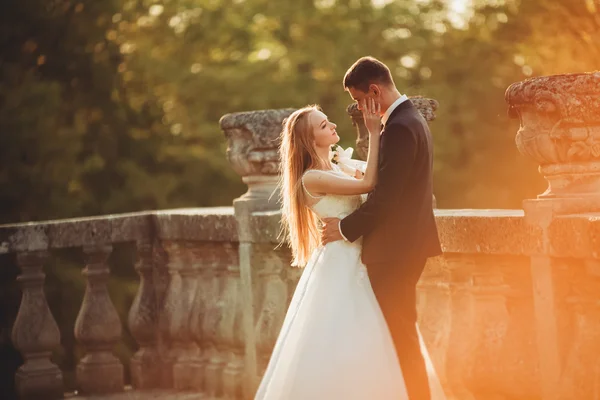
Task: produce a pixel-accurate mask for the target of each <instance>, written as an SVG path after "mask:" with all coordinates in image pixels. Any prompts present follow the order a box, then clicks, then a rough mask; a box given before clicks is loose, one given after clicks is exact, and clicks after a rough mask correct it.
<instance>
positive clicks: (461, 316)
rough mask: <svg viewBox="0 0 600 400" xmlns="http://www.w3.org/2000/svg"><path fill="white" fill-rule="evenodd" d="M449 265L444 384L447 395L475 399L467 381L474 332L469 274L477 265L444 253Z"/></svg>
mask: <svg viewBox="0 0 600 400" xmlns="http://www.w3.org/2000/svg"><path fill="white" fill-rule="evenodd" d="M444 260H445V261H444V262H445V263H446V264H447V265H448V271H449V274H450V278H449V290H450V295H451V302H450V308H451V311H450V326H449V333H448V342H449V343H451V344H452V345H451V346H448V349H447V352H446V365H448V366H449V368H447V369H446V371H445V372H446V384H447V385H446V387H447V389H448V391H449V393H448V394H449V395H451V396H449V398H455V399H461V400H463V399H464V400H474V399H475V398H476V397H475V396H474V394H473V393H472V392H471V390H470V387H469V384H470V381H471V380H472V376H473V372H472V368H473V364H472V362H473V352H474V346H473V341H472V340H471V337H472V336H473V335H474V334H475V333H476V326H475V315H474V313H475V307H474V305H473V297H472V295H471V285H472V280H471V274H472V273H473V271H474V270H475V268H476V266H475V264H474V263H473V262H471V261H470V260H469V259H468V258H466V257H464V256H459V255H444Z"/></svg>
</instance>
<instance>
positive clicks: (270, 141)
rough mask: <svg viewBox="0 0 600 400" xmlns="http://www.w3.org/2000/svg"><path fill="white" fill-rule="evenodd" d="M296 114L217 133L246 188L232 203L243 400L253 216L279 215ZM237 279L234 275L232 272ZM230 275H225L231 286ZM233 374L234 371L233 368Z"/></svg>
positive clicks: (251, 346) (250, 353)
mask: <svg viewBox="0 0 600 400" xmlns="http://www.w3.org/2000/svg"><path fill="white" fill-rule="evenodd" d="M293 111H294V110H293V109H283V110H264V111H251V112H243V113H236V114H227V115H224V116H223V117H222V118H221V121H220V123H221V129H222V130H223V131H224V133H225V136H226V137H227V139H228V148H227V156H228V158H229V161H230V162H231V164H232V167H233V169H234V170H235V171H236V172H237V173H238V174H240V175H241V176H242V180H243V181H244V183H246V184H247V185H248V192H246V193H245V194H244V195H243V196H241V197H240V198H238V199H236V200H234V202H233V205H234V210H235V216H236V219H237V221H238V236H239V259H240V264H239V279H240V285H241V296H242V297H241V306H242V307H243V309H242V310H241V313H242V314H241V315H242V316H243V320H242V326H243V330H244V338H245V344H244V347H245V349H244V353H245V356H244V359H245V363H244V376H245V379H244V383H243V387H244V388H243V391H244V393H245V395H246V396H252V395H253V394H254V391H255V390H256V387H257V385H258V376H257V355H256V339H255V336H254V334H255V322H254V314H255V313H254V310H255V308H256V306H255V303H254V301H255V299H254V296H253V291H252V288H253V282H252V277H253V272H254V269H255V268H256V266H253V265H252V262H251V260H252V243H253V242H255V241H256V240H257V239H258V238H257V237H255V236H256V233H255V232H254V230H253V227H252V223H251V216H252V213H254V212H257V211H274V210H278V209H279V206H278V200H279V193H277V182H278V180H279V176H278V173H279V144H280V133H281V130H282V127H283V121H284V120H285V118H287V117H288V116H289V115H290V114H291V113H292V112H293ZM236 273H237V272H236ZM232 279H234V278H233V274H230V275H229V280H232ZM236 368H237V367H236Z"/></svg>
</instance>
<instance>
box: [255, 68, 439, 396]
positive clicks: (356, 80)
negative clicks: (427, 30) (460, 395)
mask: <svg viewBox="0 0 600 400" xmlns="http://www.w3.org/2000/svg"><path fill="white" fill-rule="evenodd" d="M343 82H344V88H345V90H346V91H347V92H348V93H349V94H350V96H352V98H353V99H354V100H355V101H356V102H357V103H358V107H359V109H360V110H361V112H362V114H363V117H364V121H365V125H366V127H367V129H368V131H369V154H368V157H367V162H366V165H365V168H364V170H363V169H362V168H360V169H358V170H355V169H353V168H352V167H349V166H347V165H340V164H335V163H332V161H331V160H330V148H331V146H332V145H333V144H335V143H337V142H338V141H339V136H338V134H337V131H336V125H335V124H334V123H333V122H331V121H329V119H328V118H327V116H326V115H325V114H324V113H323V112H322V111H321V109H320V108H319V107H318V106H309V107H305V108H302V109H300V110H297V111H295V112H294V113H293V114H292V115H290V116H289V117H288V118H287V119H286V121H285V124H284V128H283V131H282V136H281V149H280V154H281V187H280V189H281V201H282V206H283V208H282V215H283V222H284V227H285V228H286V234H287V236H286V237H287V241H288V244H289V246H290V248H291V250H292V256H293V265H296V266H303V267H304V271H303V273H302V276H301V278H300V280H299V282H298V285H297V287H296V290H295V292H294V295H293V297H292V300H291V303H290V306H289V309H288V311H287V314H286V317H285V320H284V322H283V326H282V328H281V331H280V334H279V337H278V339H277V342H276V344H275V347H274V350H273V354H272V356H271V359H270V361H269V364H268V367H267V369H266V371H265V374H264V376H263V378H262V382H261V384H260V386H259V388H258V391H257V393H256V397H255V399H257V400H338V399H339V400H370V399H373V400H387V399H390V400H391V399H403V400H430V399H432V400H441V399H445V396H444V393H443V390H442V388H441V385H440V383H439V380H438V379H437V376H436V374H435V371H434V369H433V365H432V364H431V360H430V359H429V356H428V354H427V350H426V348H425V345H424V344H423V341H422V339H421V336H420V333H419V330H418V327H417V309H416V287H417V281H418V280H419V277H420V276H421V273H422V272H423V269H424V267H425V263H426V261H427V258H429V257H433V256H437V255H439V254H441V248H440V242H439V239H438V232H437V228H436V224H435V218H434V215H433V209H432V195H433V193H432V164H433V144H432V137H431V133H430V131H429V128H428V126H427V123H426V121H425V120H424V118H423V117H422V116H421V114H420V113H419V111H418V110H417V109H416V107H415V106H414V105H413V104H412V103H411V101H410V100H409V99H408V98H407V97H406V96H404V95H402V94H401V93H400V92H399V91H398V89H397V88H396V86H395V85H394V81H393V79H392V76H391V73H390V70H389V68H388V67H387V66H386V65H385V64H383V63H381V62H380V61H378V60H377V59H375V58H372V57H363V58H361V59H359V60H358V61H356V62H355V63H354V64H353V65H352V66H351V67H350V68H349V69H348V71H347V72H346V75H345V76H344V81H343ZM364 194H368V195H367V197H366V200H365V199H364V196H361V195H364Z"/></svg>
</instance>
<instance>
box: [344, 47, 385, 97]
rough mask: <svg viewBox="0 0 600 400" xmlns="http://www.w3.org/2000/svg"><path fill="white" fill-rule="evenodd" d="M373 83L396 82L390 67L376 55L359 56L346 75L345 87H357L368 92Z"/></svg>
mask: <svg viewBox="0 0 600 400" xmlns="http://www.w3.org/2000/svg"><path fill="white" fill-rule="evenodd" d="M372 83H379V84H384V85H388V86H389V85H393V84H394V80H393V79H392V73H391V72H390V69H389V68H388V67H387V66H386V65H385V64H384V63H382V62H381V61H379V60H378V59H376V58H375V57H370V56H367V57H361V58H359V59H358V60H357V61H356V62H355V63H354V64H352V66H351V67H350V68H348V71H346V75H344V89H349V88H355V89H358V90H361V91H363V92H368V91H369V85H370V84H372Z"/></svg>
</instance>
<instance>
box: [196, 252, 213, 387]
mask: <svg viewBox="0 0 600 400" xmlns="http://www.w3.org/2000/svg"><path fill="white" fill-rule="evenodd" d="M212 245H213V243H209V244H206V243H197V244H196V245H195V246H194V247H193V248H191V249H190V252H191V256H192V263H193V264H195V265H194V268H197V269H198V271H199V273H198V276H197V280H198V283H197V286H196V296H195V298H194V303H193V305H192V316H191V318H190V329H191V333H192V337H193V339H194V341H195V342H196V345H197V347H198V352H197V353H196V354H195V355H194V357H193V358H192V360H191V362H190V365H189V369H190V376H191V377H192V379H191V381H190V384H191V388H192V389H193V390H194V391H195V392H197V393H204V391H205V374H206V364H207V363H208V359H209V358H210V350H211V349H210V337H209V333H208V332H205V331H204V321H205V319H206V316H207V312H208V305H209V303H210V301H211V296H214V293H213V291H212V290H211V289H212V287H213V280H214V269H213V266H214V265H216V262H215V261H216V260H214V249H211V247H213V246H212Z"/></svg>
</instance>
